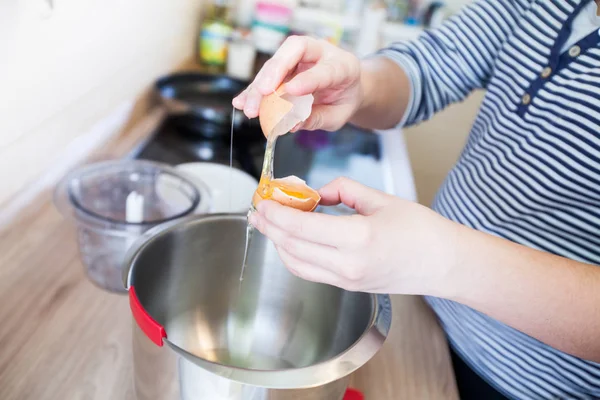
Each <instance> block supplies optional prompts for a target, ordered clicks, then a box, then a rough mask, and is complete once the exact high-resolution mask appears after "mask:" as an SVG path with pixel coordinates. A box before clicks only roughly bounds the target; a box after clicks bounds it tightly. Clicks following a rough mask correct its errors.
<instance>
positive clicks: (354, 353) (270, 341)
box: [124, 214, 391, 400]
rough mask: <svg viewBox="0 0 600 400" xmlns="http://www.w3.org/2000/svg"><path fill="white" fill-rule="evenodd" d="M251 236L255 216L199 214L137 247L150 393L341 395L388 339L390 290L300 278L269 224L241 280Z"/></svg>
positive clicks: (128, 270)
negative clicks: (249, 220) (250, 219)
mask: <svg viewBox="0 0 600 400" xmlns="http://www.w3.org/2000/svg"><path fill="white" fill-rule="evenodd" d="M245 234H246V217H245V215H237V214H229V215H223V214H221V215H209V216H200V217H198V216H194V217H188V218H186V219H183V220H181V221H178V222H174V223H168V224H163V225H161V226H158V227H156V228H154V229H152V230H150V231H148V232H147V233H146V234H145V235H144V236H143V237H142V238H141V239H140V240H138V241H137V242H136V243H135V244H134V246H133V249H132V250H131V251H130V253H129V256H128V261H127V263H126V266H125V268H124V280H125V286H126V287H127V288H128V289H129V293H130V300H131V307H132V311H133V315H134V317H135V320H136V322H137V325H136V327H135V329H134V359H135V367H134V368H135V379H136V382H135V386H136V393H137V396H138V399H139V400H149V399H161V400H171V399H172V400H174V399H188V398H189V399H195V400H204V399H206V400H221V399H222V400H234V399H235V400H250V399H252V400H265V399H269V400H274V399H281V400H285V399H302V400H312V399H319V400H321V399H327V400H340V399H342V397H343V395H344V392H345V390H346V387H347V384H348V375H349V374H350V373H351V372H353V371H355V370H356V369H358V368H359V367H361V366H362V365H363V364H365V363H366V362H367V361H368V360H369V359H371V357H372V356H373V355H375V354H376V353H377V351H378V350H379V349H380V348H381V346H382V344H383V342H384V341H385V339H386V337H387V334H388V331H389V328H390V322H391V308H390V302H389V298H388V296H385V295H373V294H366V293H358V292H348V291H344V290H342V289H339V288H336V287H332V286H328V285H324V284H317V283H312V282H308V281H304V280H301V279H299V278H297V277H295V276H294V275H292V274H291V273H289V272H288V271H287V269H286V268H285V267H284V266H283V264H282V263H281V261H280V259H279V257H278V255H277V252H276V251H275V249H274V246H273V245H272V243H271V242H270V241H269V240H267V239H266V238H265V237H264V236H262V235H261V234H260V233H259V232H258V231H256V232H255V233H254V235H253V239H252V241H251V248H250V250H249V262H248V266H247V268H246V271H245V274H244V279H243V281H242V282H240V279H239V277H240V271H241V266H242V258H243V253H244V244H245ZM153 342H154V343H153ZM163 344H166V346H163Z"/></svg>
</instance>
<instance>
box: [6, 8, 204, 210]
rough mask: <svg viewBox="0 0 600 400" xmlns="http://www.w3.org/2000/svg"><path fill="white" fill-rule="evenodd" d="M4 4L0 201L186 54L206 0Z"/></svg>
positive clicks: (189, 49) (192, 47)
mask: <svg viewBox="0 0 600 400" xmlns="http://www.w3.org/2000/svg"><path fill="white" fill-rule="evenodd" d="M52 2H53V3H54V9H50V7H49V2H48V0H21V1H19V2H17V1H16V0H6V1H4V0H3V1H0V3H4V4H2V5H0V37H2V38H4V39H8V40H3V41H2V42H0V178H1V181H2V184H1V185H0V188H1V189H0V207H2V204H5V203H6V202H7V201H8V200H9V199H11V198H12V197H13V196H14V195H15V194H16V193H18V192H19V191H21V190H23V189H24V188H26V187H27V186H28V185H29V184H31V182H33V181H35V180H36V178H38V177H39V176H40V175H41V174H42V173H43V172H44V171H45V170H47V169H48V168H50V167H51V166H52V165H53V164H55V163H56V162H57V161H58V159H60V158H61V157H63V156H64V154H63V150H64V149H65V148H66V147H67V146H68V145H69V144H70V143H72V141H73V140H75V139H76V138H78V137H81V136H82V135H85V134H87V133H88V132H89V130H90V129H91V128H92V127H93V126H94V125H95V124H96V123H97V122H98V121H100V120H102V118H104V117H107V116H109V115H111V113H113V112H114V111H115V110H116V109H117V108H118V107H119V106H123V104H127V103H132V102H133V101H135V99H136V96H138V95H139V94H140V93H142V92H143V89H144V88H146V87H148V86H149V85H150V84H151V83H152V81H153V80H154V79H155V78H156V77H157V76H158V75H160V74H164V73H166V72H168V71H169V70H171V69H172V68H174V67H175V66H176V65H178V64H181V63H182V62H183V61H184V60H186V59H189V58H190V57H191V56H192V53H193V52H194V43H195V37H196V32H197V28H198V21H199V19H200V16H201V15H200V14H201V4H202V0H127V1H122V0H53V1H52Z"/></svg>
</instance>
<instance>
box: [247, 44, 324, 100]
mask: <svg viewBox="0 0 600 400" xmlns="http://www.w3.org/2000/svg"><path fill="white" fill-rule="evenodd" d="M322 54H323V43H322V42H320V41H318V40H316V39H313V38H310V37H304V36H291V37H289V38H288V39H286V40H285V41H284V42H283V44H282V45H281V47H280V48H279V49H278V50H277V52H276V53H275V54H274V55H273V57H272V58H271V59H270V60H269V61H267V62H266V63H265V65H264V66H263V68H262V69H261V71H260V72H259V74H258V75H257V77H256V79H255V80H254V85H255V86H256V88H257V89H258V91H259V92H260V93H261V94H262V95H263V96H265V95H267V94H269V93H272V92H273V91H275V90H276V89H277V88H278V87H279V85H281V83H282V82H283V80H284V79H285V78H286V77H287V76H288V74H289V73H290V72H292V71H294V70H295V69H296V67H297V66H298V64H300V63H315V62H317V61H318V60H319V59H320V58H321V56H322ZM304 94H308V93H304Z"/></svg>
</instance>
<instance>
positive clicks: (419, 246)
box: [250, 178, 454, 295]
mask: <svg viewBox="0 0 600 400" xmlns="http://www.w3.org/2000/svg"><path fill="white" fill-rule="evenodd" d="M320 194H321V196H322V201H321V204H323V205H336V204H339V203H343V204H345V205H347V206H349V207H351V208H353V209H354V210H356V211H357V213H358V214H357V215H352V216H332V215H326V214H321V213H308V212H302V211H298V210H295V209H293V208H290V207H285V206H282V205H280V204H278V203H276V202H272V201H262V202H260V203H259V205H258V212H257V213H254V214H253V215H252V216H251V219H250V222H251V223H252V224H253V225H254V226H255V227H256V228H257V229H258V230H259V231H261V232H262V233H263V234H264V235H266V236H267V237H269V238H270V239H271V240H272V241H273V242H274V244H275V246H276V248H277V251H278V252H279V255H280V257H281V259H282V260H283V262H284V263H285V265H286V266H287V267H288V269H289V270H290V271H291V272H292V273H293V274H295V275H297V276H299V277H301V278H303V279H306V280H310V281H316V282H321V283H327V284H331V285H334V286H338V287H341V288H344V289H347V290H353V291H363V292H373V293H405V294H430V295H435V294H438V293H439V292H440V291H441V289H442V285H443V284H444V283H445V282H447V280H446V279H445V278H446V277H447V276H448V274H449V270H450V269H451V268H452V266H453V264H454V260H453V253H452V249H453V247H452V238H453V237H454V225H453V224H452V223H450V222H449V221H447V220H445V219H444V218H442V217H441V216H439V215H437V214H435V213H434V212H433V211H430V210H429V209H427V208H425V207H422V206H420V205H418V204H416V203H412V202H408V201H404V200H401V199H399V198H397V197H394V196H390V195H387V194H385V193H382V192H380V191H377V190H374V189H371V188H368V187H366V186H363V185H361V184H359V183H357V182H354V181H351V180H349V179H345V178H340V179H337V180H335V181H333V182H332V183H330V184H328V185H326V186H325V187H323V188H322V189H321V190H320Z"/></svg>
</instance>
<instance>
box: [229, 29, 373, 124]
mask: <svg viewBox="0 0 600 400" xmlns="http://www.w3.org/2000/svg"><path fill="white" fill-rule="evenodd" d="M290 78H291V79H290ZM360 78H361V66H360V62H359V60H358V58H356V57H355V56H354V55H353V54H352V53H349V52H347V51H345V50H342V49H340V48H338V47H336V46H334V45H332V44H330V43H329V42H326V41H324V40H317V39H313V38H310V37H303V36H302V37H301V36H292V37H289V38H288V39H287V40H286V41H285V42H284V43H283V45H282V46H281V47H280V48H279V50H277V52H276V53H275V55H274V56H273V57H272V58H271V59H270V60H269V61H267V62H266V63H265V65H264V66H263V68H262V69H261V70H260V72H259V73H258V75H257V76H256V79H255V80H254V82H252V83H251V84H250V86H249V87H248V88H247V89H246V90H245V91H244V92H242V93H241V94H240V95H239V96H238V97H236V98H235V99H233V105H234V106H235V107H236V108H238V109H240V110H243V111H244V113H245V114H246V116H247V117H248V118H255V117H257V116H258V108H259V105H260V101H261V99H262V97H263V96H266V95H268V94H271V93H273V92H274V91H275V90H276V89H277V88H278V87H279V86H280V85H281V83H282V82H284V81H286V80H287V79H290V80H289V81H288V82H287V83H286V84H285V90H286V92H288V93H289V94H291V95H293V96H302V95H306V94H313V95H314V96H315V102H314V105H313V110H312V114H311V116H310V117H309V119H308V120H306V121H305V122H304V123H302V124H301V125H299V126H297V127H296V128H295V129H294V130H298V129H307V130H315V129H325V130H337V129H339V128H341V127H342V126H343V125H344V124H345V123H346V122H347V121H348V120H349V119H350V117H351V116H352V115H353V114H354V113H355V112H356V110H357V109H358V108H359V106H360V104H361V100H362V97H363V94H362V90H361V85H360Z"/></svg>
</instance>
